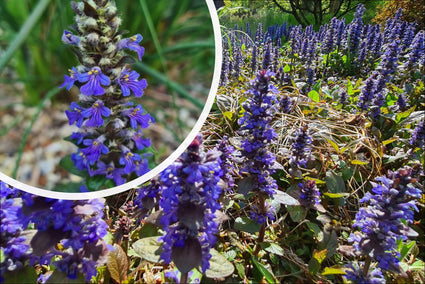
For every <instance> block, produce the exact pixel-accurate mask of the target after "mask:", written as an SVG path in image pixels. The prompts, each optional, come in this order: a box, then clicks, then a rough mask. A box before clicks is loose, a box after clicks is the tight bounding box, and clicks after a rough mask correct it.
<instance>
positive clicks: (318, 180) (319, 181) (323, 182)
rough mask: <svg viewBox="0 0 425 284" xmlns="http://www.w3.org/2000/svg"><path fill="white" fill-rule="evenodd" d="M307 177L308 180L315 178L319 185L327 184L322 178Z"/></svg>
mask: <svg viewBox="0 0 425 284" xmlns="http://www.w3.org/2000/svg"><path fill="white" fill-rule="evenodd" d="M305 179H306V180H314V181H315V182H316V184H317V185H320V184H326V182H325V181H323V180H321V179H318V178H312V177H305Z"/></svg>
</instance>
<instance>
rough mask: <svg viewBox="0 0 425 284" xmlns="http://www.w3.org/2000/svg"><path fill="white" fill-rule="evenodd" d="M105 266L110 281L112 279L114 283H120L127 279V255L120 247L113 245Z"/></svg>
mask: <svg viewBox="0 0 425 284" xmlns="http://www.w3.org/2000/svg"><path fill="white" fill-rule="evenodd" d="M106 266H107V267H108V270H109V273H110V274H111V277H112V279H114V280H115V281H116V282H118V283H122V282H123V281H124V280H125V279H126V278H127V270H128V259H127V254H126V253H125V252H124V250H123V249H122V248H121V246H120V245H118V244H114V250H113V251H111V252H109V254H108V259H107V261H106Z"/></svg>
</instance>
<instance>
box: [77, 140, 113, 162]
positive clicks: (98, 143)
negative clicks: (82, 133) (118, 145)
mask: <svg viewBox="0 0 425 284" xmlns="http://www.w3.org/2000/svg"><path fill="white" fill-rule="evenodd" d="M103 142H105V137H104V136H103V135H102V136H100V137H98V138H97V139H84V141H83V144H84V145H86V146H88V147H87V148H84V149H81V151H82V152H83V153H84V155H86V157H87V159H88V161H89V162H90V164H92V165H93V164H94V163H95V162H97V161H98V160H99V158H100V155H101V154H107V153H109V149H108V147H106V146H105V145H104V144H103Z"/></svg>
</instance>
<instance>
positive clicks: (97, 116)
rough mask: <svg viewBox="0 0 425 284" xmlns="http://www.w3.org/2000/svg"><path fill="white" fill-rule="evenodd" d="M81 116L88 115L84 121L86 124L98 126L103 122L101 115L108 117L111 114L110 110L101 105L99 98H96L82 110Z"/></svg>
mask: <svg viewBox="0 0 425 284" xmlns="http://www.w3.org/2000/svg"><path fill="white" fill-rule="evenodd" d="M81 114H82V115H83V117H85V118H87V117H90V119H89V120H87V121H86V126H91V127H98V126H101V125H102V124H103V119H102V116H103V117H108V116H109V115H110V114H111V110H110V109H109V108H107V107H105V106H104V105H103V102H102V101H101V100H97V101H96V102H95V103H94V104H93V105H92V106H91V107H90V108H88V109H86V110H84V111H83V112H82V113H81Z"/></svg>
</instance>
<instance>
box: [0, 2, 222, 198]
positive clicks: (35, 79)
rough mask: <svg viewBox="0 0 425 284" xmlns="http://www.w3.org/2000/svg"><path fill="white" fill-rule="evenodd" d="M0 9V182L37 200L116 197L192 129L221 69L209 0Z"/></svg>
mask: <svg viewBox="0 0 425 284" xmlns="http://www.w3.org/2000/svg"><path fill="white" fill-rule="evenodd" d="M0 11H1V14H2V20H1V21H0V34H2V38H3V40H2V42H1V44H2V46H3V47H2V49H3V50H4V51H3V52H2V53H0V72H1V78H0V99H1V100H2V106H1V107H0V127H1V131H0V179H2V180H4V181H6V182H8V183H9V184H11V185H15V186H16V187H18V188H19V189H22V190H24V191H28V192H30V193H33V194H38V195H42V196H46V197H54V198H63V199H74V198H75V199H80V198H89V197H98V196H100V195H102V196H106V195H110V194H115V193H118V192H122V191H124V190H126V189H129V188H131V187H134V186H136V185H139V184H141V183H143V182H145V181H147V180H148V179H149V178H151V177H153V176H155V175H156V174H158V173H159V172H160V171H161V170H162V169H164V168H165V167H166V166H167V165H168V164H170V163H171V162H172V161H174V160H175V159H176V158H177V157H178V156H179V155H180V154H181V153H182V152H183V151H184V149H185V148H186V147H187V146H188V145H189V143H190V142H191V141H193V139H194V138H195V135H196V134H197V132H199V130H200V128H201V125H202V123H203V122H204V120H205V118H206V116H207V114H208V112H209V109H210V108H211V105H212V103H213V100H214V95H215V92H216V90H217V86H218V79H219V78H218V77H219V74H218V73H219V69H220V66H221V40H220V31H219V24H218V18H217V14H216V11H215V8H214V4H213V2H212V1H210V0H207V1H177V0H171V1H170V0H158V1H155V2H153V1H146V0H141V1H138V2H134V1H130V0H124V1H119V2H117V3H115V2H114V1H107V0H91V1H89V0H87V1H78V2H71V3H68V2H49V1H38V2H37V1H26V2H25V3H24V2H23V1H12V2H10V1H6V2H2V3H0ZM70 193H76V194H77V195H75V194H70ZM99 194H100V195H99Z"/></svg>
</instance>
